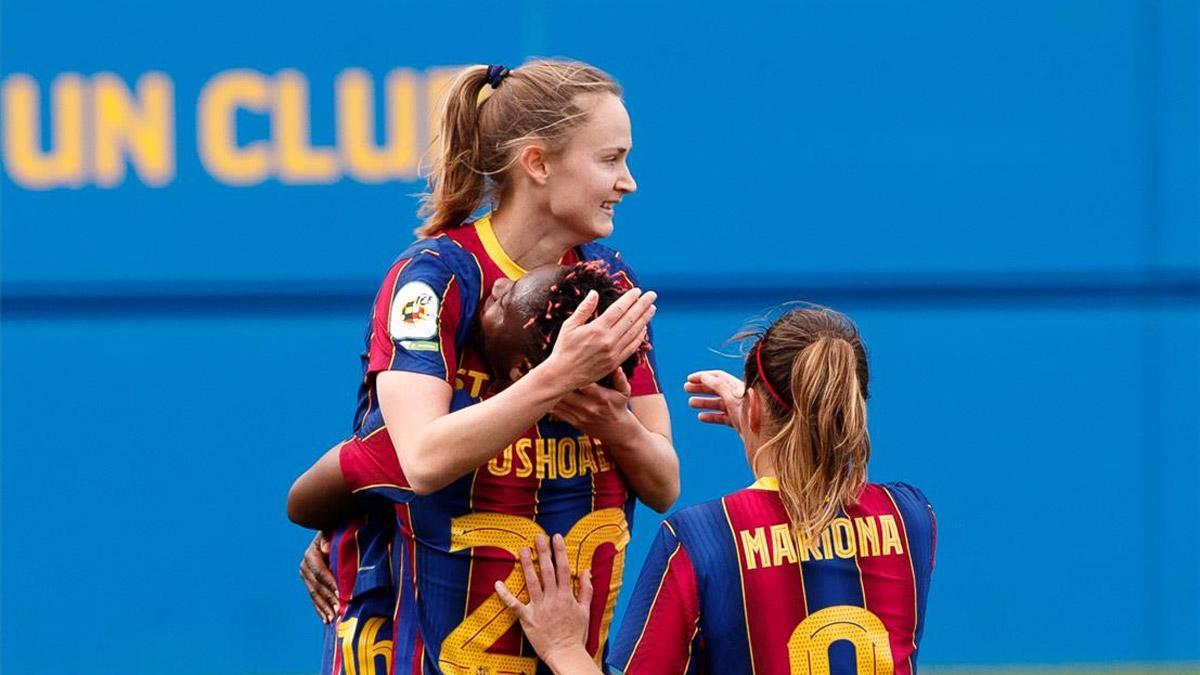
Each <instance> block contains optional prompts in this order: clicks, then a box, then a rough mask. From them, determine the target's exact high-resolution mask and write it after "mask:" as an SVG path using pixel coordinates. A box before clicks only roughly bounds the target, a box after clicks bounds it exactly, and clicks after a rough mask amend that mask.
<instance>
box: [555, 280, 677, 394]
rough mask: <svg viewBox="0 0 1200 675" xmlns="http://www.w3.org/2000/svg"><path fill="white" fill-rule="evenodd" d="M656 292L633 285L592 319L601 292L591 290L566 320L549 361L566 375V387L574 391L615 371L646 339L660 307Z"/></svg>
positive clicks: (564, 376) (564, 381)
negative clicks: (651, 319)
mask: <svg viewBox="0 0 1200 675" xmlns="http://www.w3.org/2000/svg"><path fill="white" fill-rule="evenodd" d="M657 297H658V294H656V293H655V292H654V291H648V292H646V293H643V292H642V291H641V290H640V289H637V288H634V289H631V290H628V291H626V292H625V294H624V295H622V296H621V297H620V298H618V299H617V301H616V302H614V303H613V304H611V305H609V307H608V309H606V310H604V313H603V314H601V315H600V316H598V317H596V318H595V320H592V321H589V319H591V318H592V315H593V314H594V313H595V311H596V306H597V303H599V301H600V297H599V295H597V294H596V292H595V291H589V292H588V294H587V296H586V297H585V298H584V299H583V302H581V303H579V307H577V308H576V309H575V311H574V312H573V313H572V314H571V316H569V317H567V319H566V320H565V321H563V325H562V329H561V330H560V331H559V333H558V339H557V340H556V341H555V343H554V349H553V350H552V351H551V352H550V358H549V359H547V363H551V364H553V366H554V367H555V368H556V369H557V370H558V371H559V372H561V373H562V374H563V378H564V379H563V383H562V384H563V386H564V387H565V388H566V389H567V391H574V390H576V389H579V388H581V387H583V386H585V385H588V384H591V383H593V382H595V381H597V380H599V379H600V378H602V377H604V376H605V375H607V374H609V373H611V372H612V371H614V370H616V369H617V367H618V366H619V365H620V364H621V362H623V361H624V360H625V359H627V358H629V357H630V356H632V355H633V353H634V352H635V351H637V349H638V347H640V346H641V344H642V342H643V341H644V340H645V339H646V327H647V326H648V325H649V324H650V318H651V317H653V316H654V313H655V312H656V311H657V308H655V306H654V300H655V299H656V298H657Z"/></svg>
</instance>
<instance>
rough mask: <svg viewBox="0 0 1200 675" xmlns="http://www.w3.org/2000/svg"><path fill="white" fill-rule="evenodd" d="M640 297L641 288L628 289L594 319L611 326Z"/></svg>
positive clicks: (617, 321)
mask: <svg viewBox="0 0 1200 675" xmlns="http://www.w3.org/2000/svg"><path fill="white" fill-rule="evenodd" d="M641 298H642V289H640V288H631V289H629V290H628V291H625V292H624V293H623V294H621V297H619V298H617V301H616V302H614V303H613V304H611V305H609V306H608V309H606V310H604V313H602V314H601V315H600V316H599V317H598V318H597V319H596V321H598V322H599V323H600V324H601V325H603V326H605V327H606V328H612V327H614V326H616V325H617V324H618V323H619V322H620V321H621V319H623V318H624V317H625V315H626V313H628V312H629V309H630V308H631V307H633V306H634V305H636V304H637V302H638V300H640V299H641ZM651 302H653V300H651ZM581 306H582V305H581Z"/></svg>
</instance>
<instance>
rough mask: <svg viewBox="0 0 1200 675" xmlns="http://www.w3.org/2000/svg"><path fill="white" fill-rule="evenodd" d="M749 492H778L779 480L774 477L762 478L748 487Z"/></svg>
mask: <svg viewBox="0 0 1200 675" xmlns="http://www.w3.org/2000/svg"><path fill="white" fill-rule="evenodd" d="M750 489H751V490H770V491H772V492H779V479H778V478H776V477H775V476H763V477H762V478H759V479H758V480H756V481H754V485H751V486H750Z"/></svg>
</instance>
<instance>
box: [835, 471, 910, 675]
mask: <svg viewBox="0 0 1200 675" xmlns="http://www.w3.org/2000/svg"><path fill="white" fill-rule="evenodd" d="M847 514H848V515H849V516H850V517H851V518H856V517H862V516H868V515H871V516H883V515H890V516H892V517H893V518H895V520H896V527H897V528H898V529H899V531H900V541H901V543H902V545H903V546H904V551H903V553H900V554H895V553H894V554H891V555H877V556H864V555H863V553H864V552H863V551H859V556H858V567H859V569H860V570H862V584H863V593H864V595H865V597H864V601H865V602H864V604H865V605H866V607H867V610H868V611H870V612H871V613H872V614H874V615H875V616H878V617H879V619H880V620H881V621H883V625H884V626H885V627H886V628H887V631H888V640H889V642H890V644H891V647H892V662H893V664H895V668H896V674H897V675H911V673H912V663H911V662H910V661H909V657H910V656H912V654H913V652H914V651H916V648H915V647H914V645H913V640H914V635H915V633H916V630H917V600H916V598H917V595H916V580H915V579H914V578H913V566H912V557H911V554H910V552H909V549H908V546H909V544H908V534H907V531H906V529H905V523H904V518H903V517H902V516H901V515H900V510H899V509H898V508H896V504H895V503H894V502H893V501H892V498H891V496H890V495H888V493H887V490H885V489H884V488H882V487H881V486H879V485H875V484H868V485H867V486H866V487H864V488H863V492H862V495H861V496H860V497H859V500H858V503H857V504H855V505H854V506H852V507H851V508H850V509H847ZM881 546H882V542H881ZM881 552H882V549H881Z"/></svg>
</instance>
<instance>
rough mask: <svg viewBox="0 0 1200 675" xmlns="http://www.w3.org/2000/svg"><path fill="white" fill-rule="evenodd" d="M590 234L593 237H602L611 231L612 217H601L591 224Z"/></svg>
mask: <svg viewBox="0 0 1200 675" xmlns="http://www.w3.org/2000/svg"><path fill="white" fill-rule="evenodd" d="M591 229H592V234H594V235H595V236H594V237H593V238H595V239H603V238H605V237H607V236H609V235H611V234H612V233H613V219H612V217H607V218H602V219H600V220H598V221H596V222H595V223H593V224H592V228H591Z"/></svg>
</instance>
